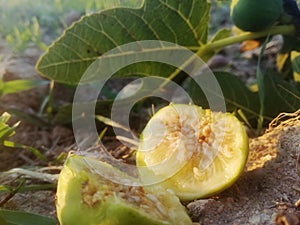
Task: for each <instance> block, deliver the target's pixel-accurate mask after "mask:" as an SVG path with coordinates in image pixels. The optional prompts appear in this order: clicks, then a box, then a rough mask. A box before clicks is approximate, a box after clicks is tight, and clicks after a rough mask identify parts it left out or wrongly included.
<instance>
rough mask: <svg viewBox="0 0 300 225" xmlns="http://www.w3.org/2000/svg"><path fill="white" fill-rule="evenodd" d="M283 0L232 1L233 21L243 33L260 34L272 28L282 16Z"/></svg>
mask: <svg viewBox="0 0 300 225" xmlns="http://www.w3.org/2000/svg"><path fill="white" fill-rule="evenodd" d="M282 13H283V3H282V0H263V1H262V0H232V3H231V19H232V22H233V24H234V25H235V26H237V27H238V28H239V29H241V30H243V31H250V32H258V31H262V30H264V29H267V28H269V27H271V26H272V25H273V24H274V23H275V22H276V21H277V20H278V19H279V18H280V17H281V15H282Z"/></svg>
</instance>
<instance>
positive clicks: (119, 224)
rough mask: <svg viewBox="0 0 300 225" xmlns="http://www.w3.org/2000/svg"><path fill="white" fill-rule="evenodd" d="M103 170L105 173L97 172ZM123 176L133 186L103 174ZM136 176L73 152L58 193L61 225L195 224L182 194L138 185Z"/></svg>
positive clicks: (64, 170)
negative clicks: (182, 201)
mask: <svg viewBox="0 0 300 225" xmlns="http://www.w3.org/2000/svg"><path fill="white" fill-rule="evenodd" d="M97 171H100V172H101V173H97ZM104 173H105V174H106V175H111V176H115V175H116V176H120V177H121V176H122V177H123V179H124V181H126V183H128V180H130V179H131V180H132V183H133V186H128V185H124V184H122V183H121V182H120V183H115V182H112V181H111V180H109V179H107V177H108V176H106V177H103V176H101V174H104ZM136 184H137V182H136V180H135V178H133V177H130V176H129V175H127V174H126V173H123V172H121V171H120V170H118V169H117V168H115V167H112V166H111V165H110V164H108V163H105V162H101V161H98V160H96V159H92V158H88V157H83V156H78V155H70V156H69V157H68V158H67V160H66V162H65V164H64V167H63V169H62V171H61V173H60V176H59V180H58V187H57V194H56V208H57V215H58V219H59V222H60V224H61V225H133V224H143V225H191V224H192V222H191V220H190V218H189V216H188V215H187V213H186V211H185V208H184V207H183V206H182V205H181V203H180V201H179V199H178V197H177V196H176V195H175V194H174V193H173V192H172V191H171V190H164V189H163V188H161V187H159V186H151V187H150V186H149V187H142V186H136Z"/></svg>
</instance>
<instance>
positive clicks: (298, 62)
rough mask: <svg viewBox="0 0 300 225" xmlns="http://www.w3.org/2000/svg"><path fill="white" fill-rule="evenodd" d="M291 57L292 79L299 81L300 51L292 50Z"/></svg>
mask: <svg viewBox="0 0 300 225" xmlns="http://www.w3.org/2000/svg"><path fill="white" fill-rule="evenodd" d="M291 59H292V66H293V70H294V71H293V72H294V73H293V74H294V80H295V81H296V82H300V52H292V56H291Z"/></svg>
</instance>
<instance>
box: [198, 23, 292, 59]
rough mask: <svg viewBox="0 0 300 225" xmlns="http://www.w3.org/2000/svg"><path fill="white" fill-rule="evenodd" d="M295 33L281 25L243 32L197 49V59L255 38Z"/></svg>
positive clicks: (289, 26) (290, 27) (290, 28)
mask: <svg viewBox="0 0 300 225" xmlns="http://www.w3.org/2000/svg"><path fill="white" fill-rule="evenodd" d="M294 33H295V27H294V25H282V26H275V27H272V28H270V29H268V30H264V31H260V32H253V33H252V32H245V33H242V34H240V35H237V36H232V37H228V38H224V39H221V40H218V41H215V42H211V43H208V44H207V45H204V46H203V47H201V48H199V50H198V51H197V53H196V54H197V55H198V56H199V57H202V56H205V54H207V53H208V52H211V51H218V50H219V49H221V48H223V47H225V46H228V45H232V44H236V43H239V42H243V41H246V40H253V39H257V38H262V37H266V36H268V35H275V34H282V35H293V34H294Z"/></svg>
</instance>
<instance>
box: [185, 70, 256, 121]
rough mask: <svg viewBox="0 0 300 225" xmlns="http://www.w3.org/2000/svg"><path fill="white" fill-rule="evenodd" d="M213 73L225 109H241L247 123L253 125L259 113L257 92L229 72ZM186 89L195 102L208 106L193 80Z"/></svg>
mask: <svg viewBox="0 0 300 225" xmlns="http://www.w3.org/2000/svg"><path fill="white" fill-rule="evenodd" d="M214 75H215V77H216V79H217V81H218V83H219V85H220V87H221V89H222V92H223V95H224V99H225V103H226V110H227V111H228V112H234V111H238V110H242V112H243V114H244V115H245V116H246V117H247V120H248V121H249V123H251V124H252V125H254V124H255V123H256V121H257V118H258V115H259V100H258V94H257V93H256V92H252V91H251V90H250V89H249V88H248V87H246V86H245V84H244V83H243V82H242V81H241V80H240V79H239V78H238V77H236V76H234V75H232V74H230V73H227V72H214ZM190 82H191V81H190ZM188 90H189V92H190V93H189V94H190V96H191V98H192V99H193V101H194V103H195V104H197V105H200V106H202V107H204V108H209V105H208V103H207V101H206V97H205V96H204V94H203V90H201V89H200V88H199V87H198V85H197V84H196V83H195V82H191V83H190V85H189V86H188ZM205 92H207V93H210V94H211V95H214V92H213V90H205ZM219 97H220V98H221V97H222V96H219Z"/></svg>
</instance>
